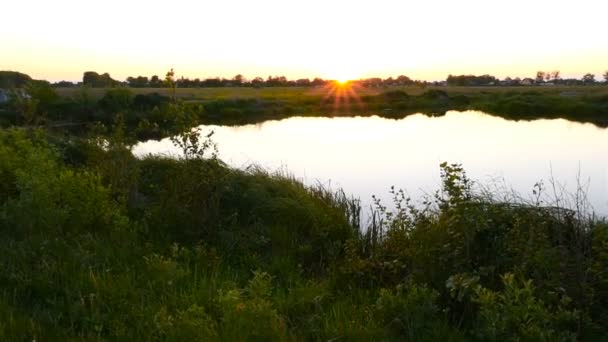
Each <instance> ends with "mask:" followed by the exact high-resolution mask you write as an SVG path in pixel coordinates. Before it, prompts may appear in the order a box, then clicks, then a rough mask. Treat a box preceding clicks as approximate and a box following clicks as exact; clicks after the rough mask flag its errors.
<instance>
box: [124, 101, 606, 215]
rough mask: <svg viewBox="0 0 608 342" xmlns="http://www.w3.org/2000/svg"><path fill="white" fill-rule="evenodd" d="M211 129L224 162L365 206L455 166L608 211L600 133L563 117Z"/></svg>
mask: <svg viewBox="0 0 608 342" xmlns="http://www.w3.org/2000/svg"><path fill="white" fill-rule="evenodd" d="M201 129H202V132H203V133H207V132H209V131H210V130H213V131H215V135H214V136H213V140H214V141H215V142H216V143H217V144H218V148H219V156H220V158H221V159H222V160H224V161H225V162H226V163H228V164H229V165H231V166H234V167H237V168H245V167H247V166H249V165H251V164H256V165H259V166H262V167H264V168H265V169H267V170H269V171H273V170H282V171H287V172H289V173H291V174H293V175H294V176H295V177H297V178H300V179H302V180H303V181H304V182H305V183H307V184H314V183H317V182H320V183H321V184H324V185H327V186H330V187H332V188H338V187H341V188H343V189H344V190H345V191H346V193H349V194H352V195H354V196H356V197H359V198H360V199H361V201H362V203H363V204H364V206H366V207H367V206H369V205H371V203H372V200H371V198H372V195H376V196H377V197H379V198H381V199H382V201H383V203H384V204H389V203H388V202H389V200H390V195H389V194H388V190H389V189H390V187H391V186H392V185H394V186H395V187H396V188H402V189H404V190H406V191H407V193H408V194H409V195H410V196H411V197H412V199H414V200H421V198H422V197H423V196H425V194H431V193H433V192H434V191H435V190H437V189H438V188H439V186H440V177H439V164H440V163H441V162H443V161H447V162H448V163H460V164H462V166H463V167H464V168H465V170H466V172H467V174H468V176H469V177H470V178H471V179H473V180H474V181H476V182H478V183H479V184H483V185H485V186H488V187H490V188H494V189H496V190H497V191H499V192H501V193H504V194H506V193H511V192H512V191H514V192H517V193H518V194H519V195H520V196H521V197H522V198H524V199H531V198H532V190H533V187H534V184H535V183H537V182H539V181H543V183H544V185H545V188H547V198H546V201H547V203H549V202H550V201H551V198H552V197H553V196H549V195H551V194H552V193H553V187H552V185H551V183H552V182H553V183H554V184H556V186H557V189H558V192H559V191H566V192H568V193H574V192H575V190H576V188H577V186H578V185H579V184H580V185H582V186H583V187H584V188H585V189H586V194H587V196H588V201H589V203H590V204H591V205H592V207H593V209H594V210H595V212H596V213H598V214H601V215H608V129H605V128H599V127H597V126H594V125H592V124H581V123H575V122H570V121H567V120H563V119H555V120H553V119H552V120H544V119H543V120H534V121H509V120H505V119H502V118H499V117H495V116H491V115H488V114H484V113H482V112H477V111H467V112H456V111H451V112H448V113H446V115H444V116H434V117H430V116H426V115H423V114H416V115H411V116H408V117H406V118H404V119H399V120H391V119H385V118H380V117H376V116H372V117H349V118H346V117H340V118H317V117H315V118H309V117H294V118H289V119H285V120H281V121H267V122H264V123H261V124H255V125H244V126H201ZM133 152H134V154H135V155H137V156H144V155H146V154H150V153H151V154H164V155H170V156H176V155H179V153H180V149H179V148H176V147H175V146H173V145H172V143H171V141H170V140H169V139H164V140H162V141H153V140H150V141H147V142H143V143H140V144H138V145H136V146H134V148H133Z"/></svg>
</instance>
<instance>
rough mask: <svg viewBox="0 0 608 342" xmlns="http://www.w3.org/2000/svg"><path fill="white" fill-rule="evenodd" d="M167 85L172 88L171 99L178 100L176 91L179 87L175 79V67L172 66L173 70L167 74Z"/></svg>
mask: <svg viewBox="0 0 608 342" xmlns="http://www.w3.org/2000/svg"><path fill="white" fill-rule="evenodd" d="M164 83H165V84H166V85H167V87H169V88H171V100H172V101H173V102H175V101H176V97H175V92H176V88H177V82H176V81H175V72H174V71H173V68H171V70H169V71H168V72H167V74H166V75H165V82H164Z"/></svg>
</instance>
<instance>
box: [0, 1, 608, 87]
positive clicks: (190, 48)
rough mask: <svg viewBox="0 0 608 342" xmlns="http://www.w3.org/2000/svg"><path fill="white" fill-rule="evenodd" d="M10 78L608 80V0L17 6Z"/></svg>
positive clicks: (8, 44) (0, 53) (8, 47)
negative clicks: (554, 74) (544, 75)
mask: <svg viewBox="0 0 608 342" xmlns="http://www.w3.org/2000/svg"><path fill="white" fill-rule="evenodd" d="M0 10H1V12H2V15H1V18H2V20H0V70H14V71H20V72H24V73H27V74H29V75H30V76H32V77H34V78H39V79H47V80H50V81H59V80H71V81H77V80H81V79H82V74H83V72H84V71H89V70H91V71H97V72H99V73H102V72H108V73H110V75H111V76H112V77H113V78H115V79H118V80H124V79H125V78H126V77H127V76H138V75H144V76H151V75H160V76H163V75H164V74H165V73H166V71H167V70H169V69H170V68H174V69H175V71H176V74H177V75H178V76H185V77H190V78H197V77H198V78H208V77H217V76H219V77H226V78H231V77H233V76H234V75H236V74H243V75H244V76H245V77H246V78H248V79H251V78H254V77H256V76H261V77H264V78H266V77H268V76H269V75H284V76H287V77H288V78H290V79H296V78H303V77H316V76H319V77H323V78H330V79H358V78H364V77H375V76H378V77H388V76H397V75H407V76H409V77H411V78H414V79H423V80H443V79H445V78H446V76H447V75H448V74H486V73H487V74H492V75H495V76H497V77H500V78H503V77H506V76H511V77H529V76H534V75H535V73H536V71H538V70H543V71H552V70H560V71H561V73H562V76H563V77H581V76H582V75H583V74H585V73H587V72H591V73H594V74H596V79H601V74H602V73H603V72H605V71H606V70H608V36H606V32H607V29H606V27H605V20H604V18H605V17H606V15H607V14H608V1H605V0H576V1H572V0H568V1H562V0H459V1H458V0H401V1H389V0H361V1H357V0H349V1H341V0H333V1H330V0H322V1H317V0H254V1H251V0H221V1H206V0H172V1H167V0H163V1H156V0H145V1H139V0H137V1H136V0H103V1H100V0H87V1H82V0H78V1H74V0H54V1H48V0H7V1H3V2H2V4H0Z"/></svg>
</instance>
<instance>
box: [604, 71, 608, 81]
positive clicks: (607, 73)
mask: <svg viewBox="0 0 608 342" xmlns="http://www.w3.org/2000/svg"><path fill="white" fill-rule="evenodd" d="M604 81H606V83H608V70H606V72H605V73H604Z"/></svg>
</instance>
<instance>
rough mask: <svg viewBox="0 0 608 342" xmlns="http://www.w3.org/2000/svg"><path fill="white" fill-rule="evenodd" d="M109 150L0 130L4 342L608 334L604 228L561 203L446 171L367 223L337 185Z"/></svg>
mask: <svg viewBox="0 0 608 342" xmlns="http://www.w3.org/2000/svg"><path fill="white" fill-rule="evenodd" d="M93 138H95V137H93ZM103 141H104V143H103V144H102V145H99V144H98V142H99V139H80V138H75V137H61V136H52V135H49V134H48V133H45V132H43V131H34V130H25V129H10V130H3V131H0V254H1V255H2V258H0V268H1V269H2V272H0V339H2V340H7V341H10V340H74V341H78V340H82V341H90V340H159V341H160V340H162V341H184V340H204V341H214V340H230V341H232V340H238V341H240V340H264V341H266V340H277V341H290V340H334V341H336V340H389V341H391V340H395V341H397V340H404V339H410V340H451V341H461V340H483V341H486V340H496V341H498V340H500V341H504V340H534V341H537V340H539V341H541V340H546V341H555V340H573V339H580V340H602V339H605V338H606V337H607V333H608V331H607V330H606V326H608V311H606V305H607V304H608V287H607V284H608V274H607V272H606V265H607V262H608V224H607V223H606V221H604V220H602V219H598V218H596V217H593V216H589V215H584V214H583V211H582V210H580V209H584V207H574V208H565V207H564V205H563V203H564V202H563V201H562V200H563V198H564V197H563V196H562V195H560V194H559V192H557V194H558V197H557V198H556V199H558V200H559V202H558V203H559V205H560V206H559V207H558V208H556V206H555V205H551V206H550V207H548V206H546V205H544V204H543V203H540V201H537V202H532V203H528V202H523V201H519V200H516V199H514V200H513V201H512V202H509V201H504V197H500V198H499V199H494V198H493V197H492V196H491V195H492V193H483V192H482V193H480V192H476V191H475V190H474V187H473V186H472V182H471V181H470V180H469V179H468V178H467V177H466V173H465V172H464V170H463V168H462V167H461V166H459V165H448V164H443V165H442V166H441V168H442V173H441V175H442V181H443V186H442V188H441V189H440V190H439V191H438V192H437V195H436V196H435V197H432V198H430V199H429V201H428V202H427V203H426V204H425V205H423V206H422V207H421V206H418V205H413V204H412V203H410V202H409V201H408V200H407V197H406V196H405V195H404V193H403V192H400V191H398V190H392V194H393V197H394V198H395V200H396V201H397V205H396V206H395V208H396V209H395V210H394V211H389V210H387V209H386V208H383V207H377V208H376V211H375V213H374V214H372V217H375V221H372V226H371V227H368V228H367V229H366V228H365V226H362V223H361V212H362V209H361V207H360V204H359V201H358V200H356V199H353V198H351V197H349V196H348V195H347V194H345V193H344V192H343V191H339V190H338V191H334V190H332V189H329V188H328V187H327V186H321V185H316V186H305V185H304V184H302V183H301V182H299V181H297V180H296V179H294V178H293V177H290V176H289V175H285V174H271V173H268V172H266V171H264V170H261V169H259V168H251V169H249V170H234V169H230V168H228V167H226V166H225V165H223V164H222V163H221V162H220V161H218V160H216V159H215V158H213V157H212V155H210V154H205V153H203V154H202V155H201V154H195V155H192V156H191V157H189V158H181V159H169V158H158V157H154V158H153V157H149V158H143V159H136V158H134V157H133V156H132V155H131V154H130V153H128V148H127V145H126V144H127V143H126V142H125V140H124V139H122V138H121V136H120V135H114V136H108V137H106V138H105V140H103ZM125 151H126V152H125ZM541 189H544V187H542V188H541ZM541 189H539V191H540V190H541ZM556 189H557V187H556ZM543 191H544V190H543ZM574 198H575V199H577V201H578V200H581V201H582V200H583V199H584V196H582V195H580V194H579V195H575V197H574ZM575 203H578V202H575Z"/></svg>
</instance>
